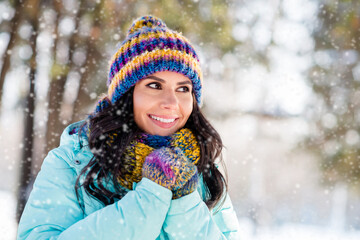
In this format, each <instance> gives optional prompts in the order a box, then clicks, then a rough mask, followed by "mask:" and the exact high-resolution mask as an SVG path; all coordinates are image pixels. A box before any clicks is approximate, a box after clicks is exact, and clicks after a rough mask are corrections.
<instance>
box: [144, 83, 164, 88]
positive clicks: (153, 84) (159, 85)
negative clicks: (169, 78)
mask: <svg viewBox="0 0 360 240" xmlns="http://www.w3.org/2000/svg"><path fill="white" fill-rule="evenodd" d="M146 86H147V87H149V88H153V89H161V84H160V83H158V82H152V83H149V84H147V85H146Z"/></svg>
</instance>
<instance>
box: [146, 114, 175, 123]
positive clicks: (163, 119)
mask: <svg viewBox="0 0 360 240" xmlns="http://www.w3.org/2000/svg"><path fill="white" fill-rule="evenodd" d="M150 117H151V118H152V119H155V120H158V121H160V122H163V123H172V122H173V121H175V118H172V119H165V118H159V117H155V116H153V115H150Z"/></svg>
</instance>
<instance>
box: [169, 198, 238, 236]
mask: <svg viewBox="0 0 360 240" xmlns="http://www.w3.org/2000/svg"><path fill="white" fill-rule="evenodd" d="M218 207H220V209H218ZM163 231H164V232H165V233H166V235H167V237H168V239H209V240H212V239H214V240H215V239H216V240H218V239H228V240H230V239H231V240H235V239H236V240H238V239H240V237H239V234H240V231H239V222H238V219H237V217H236V213H235V211H234V209H233V206H232V203H231V200H230V197H229V195H228V194H226V198H225V201H224V203H223V205H220V206H215V208H214V211H209V209H208V207H207V206H206V204H205V202H204V201H203V200H202V199H201V197H200V195H199V192H198V191H195V192H193V193H191V194H189V195H186V196H184V197H182V198H179V199H175V200H172V201H171V205H170V209H169V212H168V214H167V216H166V219H165V222H164V225H163Z"/></svg>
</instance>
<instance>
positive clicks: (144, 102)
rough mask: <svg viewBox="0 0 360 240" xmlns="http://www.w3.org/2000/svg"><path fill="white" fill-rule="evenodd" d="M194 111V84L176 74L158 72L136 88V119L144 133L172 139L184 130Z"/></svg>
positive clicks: (142, 81) (139, 83)
mask: <svg viewBox="0 0 360 240" xmlns="http://www.w3.org/2000/svg"><path fill="white" fill-rule="evenodd" d="M192 109H193V96H192V82H191V81H190V79H189V78H187V77H185V76H184V75H182V74H180V73H176V72H170V71H164V72H157V73H154V74H152V75H150V76H147V77H146V78H144V79H142V80H141V81H139V82H138V83H137V84H136V85H135V88H134V119H135V122H136V124H137V125H138V127H139V128H141V129H142V130H143V131H145V132H147V133H149V134H152V135H160V136H169V135H171V134H173V133H175V132H176V131H177V130H179V129H180V128H182V127H183V126H184V125H185V123H186V122H187V120H188V118H189V116H190V114H191V112H192Z"/></svg>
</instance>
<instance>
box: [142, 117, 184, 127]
mask: <svg viewBox="0 0 360 240" xmlns="http://www.w3.org/2000/svg"><path fill="white" fill-rule="evenodd" d="M148 116H149V118H150V119H151V120H152V121H153V122H154V123H155V124H156V125H158V126H160V127H162V128H170V127H172V126H174V125H175V124H176V122H177V120H178V119H179V118H177V117H168V118H164V117H158V116H155V115H151V114H148Z"/></svg>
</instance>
